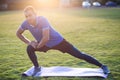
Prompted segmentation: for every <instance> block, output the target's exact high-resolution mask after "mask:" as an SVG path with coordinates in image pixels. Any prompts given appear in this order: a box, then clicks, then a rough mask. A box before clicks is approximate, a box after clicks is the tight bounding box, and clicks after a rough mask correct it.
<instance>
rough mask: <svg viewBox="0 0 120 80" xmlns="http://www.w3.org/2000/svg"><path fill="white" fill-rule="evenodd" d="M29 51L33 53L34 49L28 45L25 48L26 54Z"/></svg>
mask: <svg viewBox="0 0 120 80" xmlns="http://www.w3.org/2000/svg"><path fill="white" fill-rule="evenodd" d="M29 51H35V49H34V48H33V47H32V46H31V45H28V46H27V52H29Z"/></svg>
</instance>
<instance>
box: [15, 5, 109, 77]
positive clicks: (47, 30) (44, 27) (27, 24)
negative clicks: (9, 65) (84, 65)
mask: <svg viewBox="0 0 120 80" xmlns="http://www.w3.org/2000/svg"><path fill="white" fill-rule="evenodd" d="M24 15H25V17H26V20H25V21H24V22H23V23H22V24H21V26H20V27H19V28H18V30H17V32H16V35H17V37H18V38H19V39H20V40H22V41H23V42H24V43H26V44H27V54H28V56H29V58H30V60H31V61H32V63H33V65H34V72H33V76H34V75H35V74H36V73H37V72H39V71H40V69H41V68H40V66H39V64H38V61H37V57H36V54H35V51H40V52H47V51H48V50H50V49H54V50H59V51H61V52H63V53H68V54H70V55H72V56H74V57H76V58H79V59H83V60H85V61H87V62H89V63H91V64H94V65H96V66H99V67H101V68H102V69H103V72H104V73H105V74H107V73H110V71H109V70H108V68H107V66H105V65H103V64H101V63H100V62H99V61H97V60H96V59H95V58H93V57H91V56H89V55H87V54H85V53H82V52H80V51H79V50H78V49H77V48H75V47H74V46H73V45H72V44H70V43H69V42H68V41H66V40H65V39H64V38H63V37H62V36H61V35H60V34H59V33H58V32H57V31H55V30H54V29H53V27H52V26H51V25H50V23H49V22H48V20H47V19H46V18H45V17H43V16H37V14H36V11H35V9H34V8H33V7H32V6H28V7H26V8H25V9H24ZM25 30H29V31H30V32H31V34H32V35H33V37H34V38H35V39H36V41H30V40H29V39H27V38H26V37H25V36H24V35H23V32H24V31H25Z"/></svg>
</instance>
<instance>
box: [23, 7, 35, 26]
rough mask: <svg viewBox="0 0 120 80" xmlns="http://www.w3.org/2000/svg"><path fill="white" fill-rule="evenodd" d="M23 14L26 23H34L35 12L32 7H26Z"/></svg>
mask: <svg viewBox="0 0 120 80" xmlns="http://www.w3.org/2000/svg"><path fill="white" fill-rule="evenodd" d="M24 14H25V17H26V20H27V21H28V23H29V24H31V25H32V24H34V23H35V21H36V11H35V9H34V8H33V7H32V6H27V7H26V8H25V9H24Z"/></svg>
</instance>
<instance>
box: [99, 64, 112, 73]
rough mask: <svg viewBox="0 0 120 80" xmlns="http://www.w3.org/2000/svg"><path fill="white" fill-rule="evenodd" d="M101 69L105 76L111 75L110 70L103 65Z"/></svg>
mask: <svg viewBox="0 0 120 80" xmlns="http://www.w3.org/2000/svg"><path fill="white" fill-rule="evenodd" d="M101 68H102V70H103V72H104V74H109V73H110V71H109V69H108V67H107V66H106V65H103V66H102V67H101Z"/></svg>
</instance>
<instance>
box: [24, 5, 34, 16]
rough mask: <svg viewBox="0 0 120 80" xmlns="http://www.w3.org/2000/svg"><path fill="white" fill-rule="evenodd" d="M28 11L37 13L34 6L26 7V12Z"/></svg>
mask: <svg viewBox="0 0 120 80" xmlns="http://www.w3.org/2000/svg"><path fill="white" fill-rule="evenodd" d="M27 11H32V12H33V13H34V14H36V10H35V9H34V8H33V7H32V6H27V7H25V9H24V12H27Z"/></svg>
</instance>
